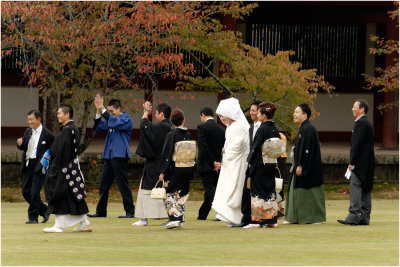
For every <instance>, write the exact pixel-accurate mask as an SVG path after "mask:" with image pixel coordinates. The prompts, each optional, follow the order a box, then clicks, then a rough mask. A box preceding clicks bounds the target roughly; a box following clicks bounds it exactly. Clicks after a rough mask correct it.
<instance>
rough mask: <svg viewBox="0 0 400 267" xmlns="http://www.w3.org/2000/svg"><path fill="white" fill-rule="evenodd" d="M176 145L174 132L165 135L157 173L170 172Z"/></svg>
mask: <svg viewBox="0 0 400 267" xmlns="http://www.w3.org/2000/svg"><path fill="white" fill-rule="evenodd" d="M174 145H175V142H174V134H173V133H172V132H170V133H168V134H167V136H166V137H165V141H164V146H163V150H162V152H161V159H160V163H159V165H158V172H157V174H160V173H167V172H168V170H169V168H170V165H171V164H172V154H173V153H174Z"/></svg>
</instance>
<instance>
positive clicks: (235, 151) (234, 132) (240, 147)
mask: <svg viewBox="0 0 400 267" xmlns="http://www.w3.org/2000/svg"><path fill="white" fill-rule="evenodd" d="M227 139H228V140H229V143H228V146H227V147H226V148H225V157H226V159H227V160H232V159H234V158H236V157H238V156H240V155H241V154H243V153H244V152H245V150H246V149H245V145H246V140H247V139H248V136H246V131H245V130H244V129H243V128H242V127H241V126H240V124H239V123H238V122H237V123H232V124H231V126H230V129H229V131H227Z"/></svg>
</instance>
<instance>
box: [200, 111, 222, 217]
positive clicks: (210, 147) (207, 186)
mask: <svg viewBox="0 0 400 267" xmlns="http://www.w3.org/2000/svg"><path fill="white" fill-rule="evenodd" d="M200 120H201V122H202V124H200V125H198V126H197V134H198V144H199V154H198V163H197V168H198V173H199V175H200V177H201V181H202V183H203V188H204V191H205V192H204V202H203V204H202V205H201V207H200V209H199V216H198V217H197V219H198V220H206V219H207V216H208V213H209V212H210V210H211V206H212V202H213V200H214V195H215V189H216V188H217V183H218V176H219V169H220V168H221V159H222V148H223V147H224V143H225V129H224V128H223V127H221V126H220V125H218V124H217V123H216V122H215V121H214V111H213V110H212V109H211V108H209V107H205V108H203V109H202V110H201V111H200ZM216 220H218V219H216Z"/></svg>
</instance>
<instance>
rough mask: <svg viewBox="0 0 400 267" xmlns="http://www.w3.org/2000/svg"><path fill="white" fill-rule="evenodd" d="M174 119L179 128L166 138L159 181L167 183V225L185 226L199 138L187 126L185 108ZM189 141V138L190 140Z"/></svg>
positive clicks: (174, 123) (172, 118) (172, 226)
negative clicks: (194, 139) (197, 139)
mask: <svg viewBox="0 0 400 267" xmlns="http://www.w3.org/2000/svg"><path fill="white" fill-rule="evenodd" d="M171 122H172V124H173V125H174V126H175V129H174V130H173V131H171V132H169V133H168V134H167V136H166V138H165V142H164V147H163V151H162V154H161V160H160V165H159V173H160V176H159V181H164V180H165V182H166V184H167V188H166V191H167V199H166V200H165V207H166V210H167V213H168V217H169V221H168V222H167V223H166V224H165V227H166V228H167V229H172V228H177V227H179V228H182V226H183V224H182V222H183V215H184V212H185V209H186V201H187V199H188V197H189V183H190V180H191V179H192V178H193V167H194V165H195V161H194V160H195V157H196V142H195V141H191V140H192V139H193V138H192V136H191V135H190V133H189V132H188V130H187V129H186V128H184V126H183V125H184V123H185V117H184V114H183V112H182V111H181V110H179V109H177V110H174V111H173V112H172V114H171ZM188 141H189V142H188Z"/></svg>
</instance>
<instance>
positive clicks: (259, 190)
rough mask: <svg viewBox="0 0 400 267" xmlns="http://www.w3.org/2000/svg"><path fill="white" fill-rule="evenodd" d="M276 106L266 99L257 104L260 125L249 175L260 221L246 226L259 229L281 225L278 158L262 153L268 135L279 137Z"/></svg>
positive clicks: (254, 209)
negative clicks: (276, 179) (277, 196)
mask: <svg viewBox="0 0 400 267" xmlns="http://www.w3.org/2000/svg"><path fill="white" fill-rule="evenodd" d="M275 110H276V105H275V104H274V103H272V102H264V103H261V104H259V105H258V114H257V117H258V120H259V121H261V122H262V123H261V126H260V128H259V129H258V131H257V133H256V135H255V136H254V141H253V142H252V144H251V147H250V153H249V156H248V158H247V162H248V163H249V168H248V170H247V177H250V195H251V214H252V216H251V217H252V221H255V222H258V224H249V225H247V226H244V228H257V227H260V226H265V225H266V226H267V227H273V228H276V227H278V224H277V216H278V203H277V201H276V193H275V177H277V176H276V173H277V160H276V158H269V157H268V156H267V155H264V157H263V153H262V146H263V144H264V142H265V141H266V140H267V139H269V138H274V137H278V138H280V135H279V130H278V128H276V126H275V123H274V122H273V121H272V118H273V117H274V114H275Z"/></svg>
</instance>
